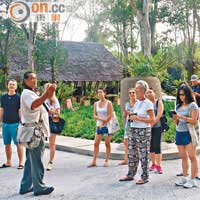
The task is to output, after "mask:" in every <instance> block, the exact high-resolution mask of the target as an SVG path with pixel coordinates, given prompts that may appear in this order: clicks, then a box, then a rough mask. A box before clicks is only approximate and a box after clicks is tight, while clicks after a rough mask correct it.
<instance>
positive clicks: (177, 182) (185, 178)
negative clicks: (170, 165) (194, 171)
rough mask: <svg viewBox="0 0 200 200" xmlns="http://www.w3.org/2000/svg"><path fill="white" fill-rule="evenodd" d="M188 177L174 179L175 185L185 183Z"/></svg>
mask: <svg viewBox="0 0 200 200" xmlns="http://www.w3.org/2000/svg"><path fill="white" fill-rule="evenodd" d="M187 180H188V177H181V178H180V179H179V180H178V181H176V183H175V185H176V186H183V185H184V184H186V183H187Z"/></svg>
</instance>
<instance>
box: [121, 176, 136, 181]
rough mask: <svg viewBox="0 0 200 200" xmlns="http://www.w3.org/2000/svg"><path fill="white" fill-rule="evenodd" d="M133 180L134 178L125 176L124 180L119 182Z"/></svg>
mask: <svg viewBox="0 0 200 200" xmlns="http://www.w3.org/2000/svg"><path fill="white" fill-rule="evenodd" d="M133 179H134V178H133V177H132V176H125V177H124V178H121V179H119V181H132V180H133Z"/></svg>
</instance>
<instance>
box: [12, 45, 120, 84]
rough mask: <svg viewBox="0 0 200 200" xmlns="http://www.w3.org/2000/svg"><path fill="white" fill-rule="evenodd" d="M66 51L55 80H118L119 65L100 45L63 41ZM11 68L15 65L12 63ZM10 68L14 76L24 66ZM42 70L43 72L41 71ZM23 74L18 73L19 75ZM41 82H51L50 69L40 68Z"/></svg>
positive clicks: (39, 76)
mask: <svg viewBox="0 0 200 200" xmlns="http://www.w3.org/2000/svg"><path fill="white" fill-rule="evenodd" d="M62 43H64V48H66V49H67V51H68V59H67V63H64V64H63V66H61V67H60V68H59V69H57V76H56V77H57V80H63V81H112V80H120V71H121V65H122V64H121V63H120V62H119V61H118V60H117V59H116V58H115V57H114V56H113V55H112V54H111V53H110V52H109V51H108V50H107V49H106V48H105V47H104V46H103V45H102V44H97V43H86V42H71V41H63V42H62ZM12 64H13V66H14V65H15V64H17V63H15V62H13V63H12ZM17 65H18V67H17V68H16V67H12V66H11V70H10V75H11V76H12V75H16V74H17V73H19V72H20V71H21V70H22V69H23V70H24V66H19V64H17ZM43 69H44V70H43ZM21 74H23V73H22V72H20V75H21ZM38 78H39V79H41V80H44V81H46V80H51V68H50V67H42V70H41V71H40V72H39V73H38Z"/></svg>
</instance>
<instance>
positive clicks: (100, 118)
mask: <svg viewBox="0 0 200 200" xmlns="http://www.w3.org/2000/svg"><path fill="white" fill-rule="evenodd" d="M97 92H98V97H99V101H97V102H95V103H94V118H95V119H96V120H97V123H96V135H95V142H94V154H93V160H92V162H91V163H90V164H89V165H88V167H96V160H97V157H98V154H99V145H100V142H101V139H102V137H103V136H106V139H105V145H106V159H105V162H104V167H107V166H108V161H109V158H110V152H111V145H110V141H111V134H109V133H108V128H107V122H108V121H109V120H110V119H111V117H112V112H113V106H112V103H111V102H110V101H109V100H107V99H106V98H105V91H104V90H103V89H102V88H99V89H98V91H97Z"/></svg>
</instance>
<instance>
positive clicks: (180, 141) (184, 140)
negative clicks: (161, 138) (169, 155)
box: [175, 131, 191, 146]
mask: <svg viewBox="0 0 200 200" xmlns="http://www.w3.org/2000/svg"><path fill="white" fill-rule="evenodd" d="M190 142H191V136H190V133H189V132H188V131H185V132H179V131H176V136H175V143H176V145H183V146H184V145H188V144H190Z"/></svg>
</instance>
